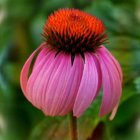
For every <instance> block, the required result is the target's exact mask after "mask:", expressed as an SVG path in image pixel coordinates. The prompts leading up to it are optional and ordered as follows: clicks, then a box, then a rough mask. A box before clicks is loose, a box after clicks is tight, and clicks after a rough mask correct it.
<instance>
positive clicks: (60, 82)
mask: <svg viewBox="0 0 140 140" xmlns="http://www.w3.org/2000/svg"><path fill="white" fill-rule="evenodd" d="M42 35H43V36H44V42H43V43H42V44H41V45H40V46H39V47H38V48H37V49H36V50H35V51H34V52H33V54H32V55H31V56H30V57H29V58H28V60H27V61H26V63H25V64H24V66H23V69H22V72H21V78H20V81H21V87H22V90H23V93H24V95H25V96H26V98H27V99H28V100H29V101H30V102H31V103H32V104H33V105H34V106H36V107H37V108H39V109H41V110H42V111H43V112H44V113H45V114H46V115H50V116H63V115H65V114H67V113H69V112H70V111H73V114H74V116H76V117H79V116H81V114H82V113H83V112H84V111H85V110H86V109H87V108H88V106H89V105H90V104H91V103H92V102H93V101H94V100H95V98H96V97H97V95H98V94H99V90H100V88H101V86H102V87H103V99H102V104H101V109H100V116H103V115H105V114H107V113H109V112H111V111H112V115H111V119H112V118H113V117H114V115H115V113H116V111H117V107H118V104H119V100H120V96H121V90H122V72H121V67H120V65H119V63H118V62H117V60H116V59H115V58H114V57H113V56H112V55H111V53H110V52H109V51H108V50H107V49H106V48H105V47H104V46H103V44H104V43H105V41H106V40H107V35H106V32H105V26H104V24H103V22H102V21H101V20H100V19H98V18H97V17H95V16H92V15H90V14H88V13H85V12H82V11H80V10H76V9H60V10H58V11H56V12H54V13H53V14H51V15H50V16H49V17H48V20H47V21H46V23H45V25H44V28H43V34H42ZM36 55H37V56H36ZM35 56H36V57H35ZM33 60H34V62H33ZM29 71H30V72H29Z"/></svg>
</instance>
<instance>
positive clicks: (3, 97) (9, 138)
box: [0, 0, 140, 140]
mask: <svg viewBox="0 0 140 140" xmlns="http://www.w3.org/2000/svg"><path fill="white" fill-rule="evenodd" d="M63 7H67V8H68V7H69V8H78V9H81V10H84V11H86V12H88V13H91V14H93V15H96V16H97V17H99V18H100V19H102V20H103V21H104V23H105V25H106V27H107V32H108V36H109V43H108V44H106V47H107V48H108V49H109V50H110V51H111V52H112V54H113V55H114V56H115V57H116V58H117V59H118V60H119V62H120V64H121V66H122V69H123V74H124V81H123V96H122V98H121V102H120V106H119V109H118V112H117V115H116V117H115V119H114V120H113V121H109V120H108V116H107V117H104V118H99V117H98V111H99V106H100V103H101V96H99V97H98V99H97V100H96V101H95V102H94V103H93V104H92V105H91V106H90V107H89V109H87V111H86V112H85V113H84V115H83V116H82V117H81V118H80V119H79V120H78V127H79V140H140V0H0V140H69V133H68V116H65V117H45V116H44V115H43V113H42V112H41V111H39V110H37V109H36V108H34V107H33V106H32V105H31V104H30V103H29V102H28V101H27V100H26V99H25V97H24V96H23V94H22V91H21V88H20V84H19V76H20V71H21V68H22V66H23V64H24V62H25V60H26V59H27V58H28V56H29V55H30V54H31V52H32V51H33V50H34V49H35V48H37V46H38V45H39V44H41V42H42V36H41V33H42V27H43V25H44V23H45V21H46V19H47V17H48V15H49V14H50V13H51V12H53V11H54V10H57V9H59V8H63Z"/></svg>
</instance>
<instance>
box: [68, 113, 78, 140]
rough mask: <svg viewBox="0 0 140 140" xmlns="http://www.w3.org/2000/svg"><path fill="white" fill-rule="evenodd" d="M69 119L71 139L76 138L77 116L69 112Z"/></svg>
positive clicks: (74, 139)
mask: <svg viewBox="0 0 140 140" xmlns="http://www.w3.org/2000/svg"><path fill="white" fill-rule="evenodd" d="M69 119H70V135H71V140H78V135H77V134H78V133H77V118H76V117H74V116H73V113H72V112H71V113H70V115H69Z"/></svg>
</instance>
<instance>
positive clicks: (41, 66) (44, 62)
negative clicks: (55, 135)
mask: <svg viewBox="0 0 140 140" xmlns="http://www.w3.org/2000/svg"><path fill="white" fill-rule="evenodd" d="M44 51H46V55H44V56H43V57H42V58H40V62H39V60H38V62H39V63H38V65H37V63H36V66H34V69H33V71H32V73H31V75H30V77H29V79H28V82H27V87H26V90H27V93H28V94H27V95H28V99H29V100H30V101H31V102H32V104H33V105H35V106H36V107H38V108H41V107H42V102H41V100H42V93H43V86H44V84H45V83H44V81H43V77H44V73H45V71H46V69H47V67H48V66H49V65H50V64H51V62H53V59H54V57H55V53H54V51H48V52H47V50H44ZM41 53H42V52H41Z"/></svg>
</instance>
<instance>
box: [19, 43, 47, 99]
mask: <svg viewBox="0 0 140 140" xmlns="http://www.w3.org/2000/svg"><path fill="white" fill-rule="evenodd" d="M43 46H44V43H42V44H41V45H40V46H39V47H38V48H37V49H36V50H35V51H34V52H33V53H32V54H31V56H30V57H29V58H28V59H27V61H26V63H25V64H24V66H23V68H22V71H21V74H20V84H21V89H22V91H23V93H24V95H25V96H26V85H27V81H28V73H29V69H30V65H31V62H32V60H33V58H34V56H35V54H36V53H37V52H38V51H39V50H40V49H41V48H42V47H43Z"/></svg>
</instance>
